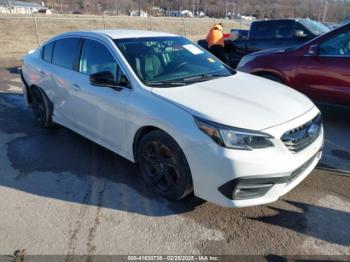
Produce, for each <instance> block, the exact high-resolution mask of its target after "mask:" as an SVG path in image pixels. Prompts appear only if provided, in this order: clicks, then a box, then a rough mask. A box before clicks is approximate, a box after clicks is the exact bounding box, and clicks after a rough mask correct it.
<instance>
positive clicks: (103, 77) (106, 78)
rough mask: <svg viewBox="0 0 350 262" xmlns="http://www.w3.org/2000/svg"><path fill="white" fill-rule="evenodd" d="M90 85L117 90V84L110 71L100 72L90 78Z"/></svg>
mask: <svg viewBox="0 0 350 262" xmlns="http://www.w3.org/2000/svg"><path fill="white" fill-rule="evenodd" d="M89 80H90V83H91V84H92V85H94V86H106V87H112V88H115V87H116V86H117V82H116V81H115V77H114V75H113V74H112V73H111V72H109V71H103V72H98V73H95V74H91V75H90V76H89Z"/></svg>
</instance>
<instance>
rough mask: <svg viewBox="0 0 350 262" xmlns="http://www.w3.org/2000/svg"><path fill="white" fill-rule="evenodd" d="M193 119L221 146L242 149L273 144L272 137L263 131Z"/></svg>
mask: <svg viewBox="0 0 350 262" xmlns="http://www.w3.org/2000/svg"><path fill="white" fill-rule="evenodd" d="M194 119H195V122H196V124H197V126H198V128H199V129H200V130H201V131H203V132H204V133H205V134H207V135H208V136H210V137H211V138H212V139H213V140H214V141H215V142H216V143H217V144H219V145H221V146H224V147H228V148H234V149H243V150H253V149H255V148H266V147H271V146H273V143H272V142H271V138H273V137H272V136H270V135H268V134H265V133H263V132H259V131H251V130H246V129H241V128H235V127H230V126H225V125H220V124H217V123H214V122H211V121H208V120H204V119H201V118H198V117H194Z"/></svg>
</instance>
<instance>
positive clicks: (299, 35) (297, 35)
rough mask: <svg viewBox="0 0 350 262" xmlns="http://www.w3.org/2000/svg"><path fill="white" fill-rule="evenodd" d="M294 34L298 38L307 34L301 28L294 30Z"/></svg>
mask: <svg viewBox="0 0 350 262" xmlns="http://www.w3.org/2000/svg"><path fill="white" fill-rule="evenodd" d="M294 36H295V37H298V38H304V37H307V34H305V32H304V31H303V30H296V31H295V32H294Z"/></svg>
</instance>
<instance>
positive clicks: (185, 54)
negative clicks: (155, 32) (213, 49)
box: [114, 37, 234, 87]
mask: <svg viewBox="0 0 350 262" xmlns="http://www.w3.org/2000/svg"><path fill="white" fill-rule="evenodd" d="M114 42H115V44H116V45H117V47H118V48H119V50H120V51H121V52H122V54H123V55H124V57H125V58H126V60H127V61H128V63H129V64H130V66H131V67H132V68H133V70H134V71H135V73H136V74H137V75H138V77H139V78H140V80H141V81H142V82H143V83H144V84H146V85H148V86H157V87H161V86H162V87H169V85H171V86H179V85H185V84H189V83H193V82H195V81H205V80H209V79H212V78H214V77H223V76H229V75H232V74H233V73H234V71H233V70H232V69H230V68H229V67H227V66H226V65H224V64H223V63H222V62H221V61H220V60H219V59H217V58H216V57H214V56H212V55H211V54H210V53H209V52H207V51H205V50H203V49H200V48H199V47H197V46H196V45H194V44H193V43H192V42H191V41H189V40H187V39H186V38H183V37H148V38H128V39H115V40H114Z"/></svg>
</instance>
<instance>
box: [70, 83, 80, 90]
mask: <svg viewBox="0 0 350 262" xmlns="http://www.w3.org/2000/svg"><path fill="white" fill-rule="evenodd" d="M72 86H73V89H74V90H75V91H78V90H80V86H79V85H78V84H72Z"/></svg>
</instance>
